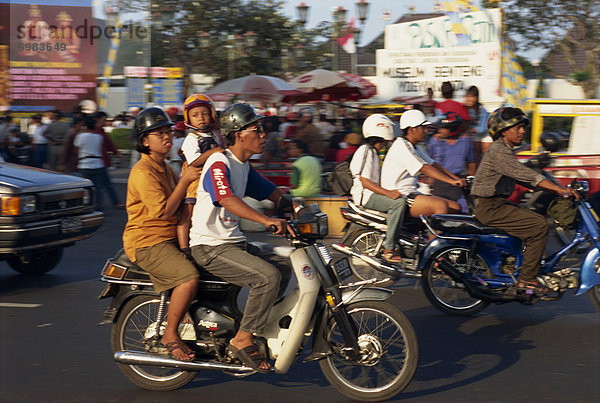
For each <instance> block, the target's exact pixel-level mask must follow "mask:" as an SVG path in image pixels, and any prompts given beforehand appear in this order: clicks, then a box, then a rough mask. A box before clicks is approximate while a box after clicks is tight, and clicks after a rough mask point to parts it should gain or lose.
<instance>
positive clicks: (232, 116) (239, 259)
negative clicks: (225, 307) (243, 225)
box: [190, 103, 293, 373]
mask: <svg viewBox="0 0 600 403" xmlns="http://www.w3.org/2000/svg"><path fill="white" fill-rule="evenodd" d="M263 118H264V116H260V115H257V114H256V112H255V111H254V108H252V107H251V106H250V105H247V104H242V103H238V104H233V105H231V106H229V107H228V108H227V109H225V110H224V111H223V113H222V115H221V119H220V123H221V130H222V133H223V135H224V136H225V137H226V139H227V142H228V144H229V148H228V149H227V150H225V152H224V153H213V154H212V155H211V156H210V157H209V158H208V159H207V160H206V163H205V168H204V170H203V172H202V176H201V177H200V186H199V189H198V200H197V203H196V206H195V208H194V212H193V215H192V229H191V231H190V245H191V249H192V256H193V257H194V259H195V260H196V262H197V263H198V264H199V265H201V266H202V267H203V268H205V269H206V270H207V271H209V272H210V273H212V274H214V275H215V276H218V277H220V278H222V279H223V280H225V281H227V282H229V283H231V284H234V285H238V286H249V287H250V293H249V295H248V300H247V302H246V308H245V310H244V316H243V318H242V321H241V323H240V328H239V331H238V332H237V333H236V335H235V336H234V337H233V338H232V339H231V341H230V344H229V346H228V347H227V348H228V350H229V351H230V352H231V353H232V354H233V355H235V356H236V357H237V358H238V359H239V360H240V361H242V362H243V363H244V364H245V365H248V366H250V367H251V368H253V369H255V370H256V371H258V372H265V373H266V372H270V369H271V366H270V364H269V363H268V362H267V360H266V358H265V357H263V356H262V355H261V354H260V353H259V352H258V348H257V346H256V345H255V344H254V339H253V333H261V332H262V331H263V330H264V327H265V325H266V322H267V319H268V315H269V311H270V310H271V307H272V306H273V303H274V302H275V299H276V297H277V292H278V291H279V284H280V280H281V277H282V274H281V273H280V272H279V270H278V269H277V268H276V267H275V266H273V265H272V264H270V263H268V262H266V261H264V260H263V259H261V258H259V257H257V256H254V255H252V254H250V253H248V252H247V251H246V245H245V241H246V238H245V236H244V234H243V233H242V232H241V230H240V227H239V221H240V218H246V219H248V220H251V221H255V222H258V223H261V224H263V225H264V226H266V227H269V226H275V227H276V228H277V231H276V232H275V233H276V234H284V233H285V232H286V229H289V228H288V227H287V224H286V221H285V220H282V219H275V218H270V217H267V216H265V215H263V214H262V213H260V212H258V211H256V210H254V209H253V208H251V207H250V206H248V205H247V204H246V203H244V201H243V200H242V198H243V197H244V196H249V197H253V198H255V199H257V200H264V199H269V200H271V201H273V202H274V203H278V202H279V199H280V198H281V196H282V195H283V193H282V192H281V191H280V190H279V189H277V187H276V186H275V185H274V184H273V183H271V182H269V181H268V180H266V179H265V178H264V177H262V176H260V174H258V173H257V172H256V171H255V170H254V168H252V166H251V165H250V163H249V162H248V161H249V159H250V157H251V156H252V155H254V154H260V153H261V152H262V151H263V149H264V146H265V133H264V130H263V128H262V126H261V125H260V124H261V122H260V121H261V120H262V119H263ZM289 230H290V232H291V229H289ZM292 233H293V232H292Z"/></svg>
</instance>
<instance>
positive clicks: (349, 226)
mask: <svg viewBox="0 0 600 403" xmlns="http://www.w3.org/2000/svg"><path fill="white" fill-rule="evenodd" d="M361 228H366V227H363V226H362V225H358V224H355V223H353V222H347V223H346V225H345V226H344V229H343V230H342V232H343V233H344V236H343V237H342V239H341V240H340V242H341V243H343V244H344V245H345V244H346V241H347V240H348V238H350V235H352V234H353V233H354V231H356V230H358V229H361Z"/></svg>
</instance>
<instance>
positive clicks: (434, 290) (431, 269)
mask: <svg viewBox="0 0 600 403" xmlns="http://www.w3.org/2000/svg"><path fill="white" fill-rule="evenodd" d="M469 253H470V252H469V249H468V248H464V247H452V248H449V249H445V250H443V251H441V252H439V253H437V254H436V255H435V256H434V257H433V258H432V259H430V260H429V262H428V263H427V266H426V267H425V269H424V270H423V277H422V280H423V281H422V286H423V292H424V293H425V296H426V297H427V299H428V300H429V302H430V303H431V305H433V306H434V307H435V308H436V309H438V310H440V311H442V312H444V313H446V314H449V315H456V316H470V315H474V314H476V313H478V312H481V311H482V310H483V309H485V308H486V307H487V306H488V305H489V304H490V303H489V302H486V301H483V300H480V299H477V298H473V297H471V296H470V295H469V293H468V292H467V291H466V290H465V287H464V285H463V284H461V283H457V282H456V281H454V280H453V279H452V277H450V276H449V275H448V274H446V273H444V272H443V271H442V270H441V269H440V268H438V267H435V262H436V261H437V260H440V259H444V260H446V261H447V262H448V263H450V264H451V265H452V266H453V267H454V268H455V269H457V270H459V271H461V272H465V271H466V270H468V267H469V260H470V257H469ZM469 270H470V272H471V274H472V275H475V274H480V275H482V276H484V277H488V278H489V277H491V276H492V271H491V270H490V268H489V266H488V264H487V263H486V262H485V260H484V259H483V258H482V257H481V256H479V255H478V254H476V255H475V256H474V257H473V261H472V262H471V266H470V269H469Z"/></svg>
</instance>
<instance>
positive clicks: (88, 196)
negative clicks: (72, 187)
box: [83, 189, 92, 205]
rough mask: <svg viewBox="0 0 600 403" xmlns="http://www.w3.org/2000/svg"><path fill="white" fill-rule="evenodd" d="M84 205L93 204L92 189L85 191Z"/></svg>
mask: <svg viewBox="0 0 600 403" xmlns="http://www.w3.org/2000/svg"><path fill="white" fill-rule="evenodd" d="M83 204H84V205H85V204H92V191H91V190H90V189H84V190H83Z"/></svg>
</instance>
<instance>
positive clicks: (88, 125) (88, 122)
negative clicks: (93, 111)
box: [84, 116, 96, 130]
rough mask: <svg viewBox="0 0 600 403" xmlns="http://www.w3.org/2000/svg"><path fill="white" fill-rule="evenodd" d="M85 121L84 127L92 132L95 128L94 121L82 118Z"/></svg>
mask: <svg viewBox="0 0 600 403" xmlns="http://www.w3.org/2000/svg"><path fill="white" fill-rule="evenodd" d="M84 121H85V127H86V129H88V130H94V129H95V128H96V120H95V119H93V118H91V117H89V116H88V117H86V118H84Z"/></svg>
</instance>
